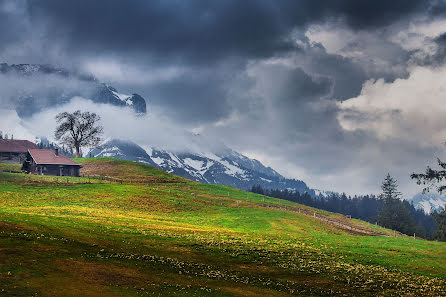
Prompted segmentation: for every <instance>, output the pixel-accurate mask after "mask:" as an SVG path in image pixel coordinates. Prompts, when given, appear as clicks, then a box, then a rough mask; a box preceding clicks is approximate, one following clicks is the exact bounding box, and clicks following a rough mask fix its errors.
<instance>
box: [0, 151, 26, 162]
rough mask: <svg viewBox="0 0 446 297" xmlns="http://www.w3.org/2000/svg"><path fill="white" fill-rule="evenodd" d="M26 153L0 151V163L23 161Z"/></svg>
mask: <svg viewBox="0 0 446 297" xmlns="http://www.w3.org/2000/svg"><path fill="white" fill-rule="evenodd" d="M25 159H26V153H12V152H0V163H23V161H25Z"/></svg>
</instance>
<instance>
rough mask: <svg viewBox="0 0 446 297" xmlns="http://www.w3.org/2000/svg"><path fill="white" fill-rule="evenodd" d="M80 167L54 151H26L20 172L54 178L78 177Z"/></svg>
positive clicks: (57, 150) (56, 150) (57, 151)
mask: <svg viewBox="0 0 446 297" xmlns="http://www.w3.org/2000/svg"><path fill="white" fill-rule="evenodd" d="M81 167H82V166H81V165H80V164H78V163H76V162H74V161H73V160H71V159H69V158H68V157H66V156H64V155H61V154H59V149H57V148H56V149H55V150H39V149H33V150H28V153H27V156H26V160H25V162H23V166H22V170H24V171H26V172H27V173H32V174H40V175H56V176H79V175H80V173H79V170H80V168H81Z"/></svg>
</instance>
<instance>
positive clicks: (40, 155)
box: [29, 149, 81, 166]
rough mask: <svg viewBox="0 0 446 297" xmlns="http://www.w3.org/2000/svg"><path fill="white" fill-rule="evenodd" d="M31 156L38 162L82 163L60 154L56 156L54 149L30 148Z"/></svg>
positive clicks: (58, 163)
mask: <svg viewBox="0 0 446 297" xmlns="http://www.w3.org/2000/svg"><path fill="white" fill-rule="evenodd" d="M29 153H30V155H31V157H32V158H33V159H34V162H36V164H56V165H77V166H81V165H80V164H78V163H76V162H74V161H73V160H71V159H69V158H67V157H65V156H64V155H61V154H59V155H58V156H56V154H55V152H54V151H53V150H39V149H36V150H29Z"/></svg>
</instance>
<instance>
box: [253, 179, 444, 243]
mask: <svg viewBox="0 0 446 297" xmlns="http://www.w3.org/2000/svg"><path fill="white" fill-rule="evenodd" d="M251 192H253V193H257V194H262V195H267V196H270V197H275V198H280V199H285V200H288V201H293V202H296V203H300V204H303V205H307V206H311V207H315V208H319V209H323V210H327V211H331V212H337V213H341V214H344V215H350V216H351V217H352V218H356V219H361V220H364V221H368V222H370V223H373V224H375V223H378V224H379V225H381V226H383V227H386V228H390V229H393V230H396V231H399V232H401V233H404V234H407V235H413V234H414V233H416V235H417V236H420V237H423V238H427V239H433V238H434V234H435V231H436V230H437V224H436V222H435V220H434V218H433V217H432V216H431V215H428V214H426V213H425V212H424V211H423V210H421V209H416V208H415V207H414V206H413V204H411V203H409V202H408V201H406V200H394V201H393V202H392V205H389V204H388V203H386V202H385V200H384V199H381V198H379V197H377V196H375V195H365V196H354V197H351V196H347V195H346V194H337V193H332V194H330V195H328V196H326V197H312V196H311V195H310V194H308V193H306V192H305V193H303V194H301V193H299V192H294V191H289V190H269V189H264V188H262V187H261V186H260V185H258V186H253V187H252V189H251Z"/></svg>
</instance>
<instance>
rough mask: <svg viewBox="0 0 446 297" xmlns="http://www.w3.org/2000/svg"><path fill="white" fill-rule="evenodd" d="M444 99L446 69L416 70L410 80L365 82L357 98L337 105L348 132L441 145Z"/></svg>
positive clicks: (445, 136)
mask: <svg viewBox="0 0 446 297" xmlns="http://www.w3.org/2000/svg"><path fill="white" fill-rule="evenodd" d="M445 98H446V67H445V66H443V67H441V68H436V69H431V68H425V67H415V68H413V69H412V70H411V72H410V76H409V77H408V78H407V79H397V80H395V81H394V82H392V83H386V82H384V81H383V80H382V79H380V80H377V81H368V82H366V83H365V84H364V86H363V89H362V92H361V94H360V95H359V96H358V97H356V98H351V99H349V100H346V101H344V102H343V103H339V104H338V106H339V108H340V109H341V112H340V113H339V116H338V120H339V122H340V124H341V126H342V127H343V128H344V129H345V130H349V131H353V130H358V129H360V130H368V131H372V132H374V133H375V134H376V135H377V136H378V137H379V138H380V139H386V138H398V139H417V140H418V141H419V142H421V143H424V144H426V145H432V146H438V145H439V144H441V143H443V142H444V141H445V140H446V123H445V121H444V115H445V114H446V105H445V104H444V100H445Z"/></svg>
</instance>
